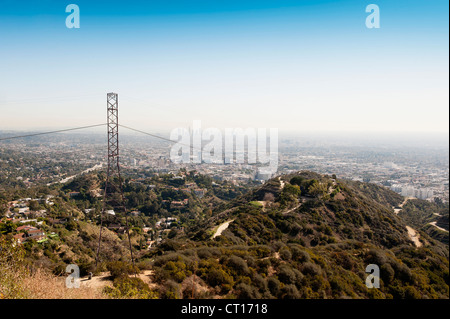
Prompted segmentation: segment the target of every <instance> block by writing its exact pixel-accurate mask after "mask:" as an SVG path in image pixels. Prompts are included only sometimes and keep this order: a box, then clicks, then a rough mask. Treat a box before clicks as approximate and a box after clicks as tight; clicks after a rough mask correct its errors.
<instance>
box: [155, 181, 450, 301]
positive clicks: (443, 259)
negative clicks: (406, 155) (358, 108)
mask: <svg viewBox="0 0 450 319" xmlns="http://www.w3.org/2000/svg"><path fill="white" fill-rule="evenodd" d="M402 201H403V198H402V197H401V196H399V195H397V194H395V193H393V192H391V191H389V190H386V189H384V188H381V187H378V186H376V185H371V184H365V183H356V182H348V181H342V180H337V179H335V178H332V177H327V176H321V175H318V174H314V173H311V172H301V173H298V174H292V175H287V176H280V177H277V178H274V179H272V180H270V181H268V182H267V183H266V184H264V185H262V186H261V187H259V188H257V189H254V190H253V191H251V192H249V193H248V194H246V195H244V196H241V197H239V198H237V199H236V200H234V201H232V202H231V203H229V204H227V205H225V207H222V208H221V211H216V212H215V213H214V216H213V217H212V218H211V219H209V220H208V221H207V222H205V223H203V224H202V225H200V226H197V227H195V228H194V229H200V230H198V231H195V232H193V233H192V236H191V237H190V240H189V241H186V238H174V239H173V240H172V241H171V242H170V244H166V245H165V247H164V248H165V251H162V250H160V251H158V253H157V254H153V256H156V255H158V254H163V255H162V256H160V257H156V259H155V261H154V264H153V265H154V268H155V270H156V273H157V275H156V277H157V279H158V280H159V281H160V283H161V284H162V285H165V284H167V283H169V282H170V284H171V285H172V286H175V287H179V289H180V294H182V287H183V286H185V285H186V282H185V281H186V280H188V279H187V278H190V277H191V276H193V274H195V275H196V276H198V278H199V280H201V281H202V283H203V287H204V290H205V289H206V291H208V294H207V295H208V296H210V297H213V296H216V297H219V296H227V297H238V298H346V297H351V298H448V246H446V245H443V244H442V243H439V242H437V241H435V240H434V239H432V238H431V237H429V236H428V235H427V234H426V233H423V232H420V231H419V234H420V237H419V241H420V243H421V244H422V247H420V248H419V247H416V246H415V244H414V242H413V241H412V240H411V238H410V237H409V235H408V231H407V229H406V224H405V222H404V221H403V220H402V219H401V218H400V217H399V216H396V215H395V214H394V211H393V209H392V206H396V205H398V204H400V203H401V202H402ZM225 221H232V222H231V223H230V224H229V227H228V228H227V229H226V230H225V231H223V232H222V234H221V236H218V237H216V238H215V239H212V238H211V237H212V234H213V233H214V231H215V230H216V229H217V226H218V225H221V224H222V223H223V222H225ZM168 249H170V250H173V252H170V253H168V252H167V250H168ZM371 263H374V264H377V265H378V266H379V267H380V269H381V279H382V280H381V288H380V289H368V288H367V287H366V286H365V284H364V283H365V278H366V276H367V274H366V273H365V267H366V266H367V265H368V264H371ZM177 283H178V285H179V286H177V285H176V284H177ZM203 294H205V292H204V293H203Z"/></svg>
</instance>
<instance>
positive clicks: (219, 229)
mask: <svg viewBox="0 0 450 319" xmlns="http://www.w3.org/2000/svg"><path fill="white" fill-rule="evenodd" d="M233 221H234V219H233V220H229V221H227V222H225V223H223V224H220V226H219V228H217V230H216V233H215V234H214V235H213V236H212V238H213V239H214V238H216V237H217V236H220V235H222V233H223V231H224V230H225V229H227V228H228V226H229V225H230V223H231V222H233Z"/></svg>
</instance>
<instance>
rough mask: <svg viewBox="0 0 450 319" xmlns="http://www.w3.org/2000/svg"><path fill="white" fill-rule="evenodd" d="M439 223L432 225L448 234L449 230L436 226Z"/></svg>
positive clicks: (432, 223)
mask: <svg viewBox="0 0 450 319" xmlns="http://www.w3.org/2000/svg"><path fill="white" fill-rule="evenodd" d="M436 223H437V222H431V223H430V225H433V226H434V227H436V228H437V229H439V230H442V231H445V232H447V233H448V230H447V229H445V228H442V227H439V226H438V225H436Z"/></svg>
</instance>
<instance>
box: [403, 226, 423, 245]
mask: <svg viewBox="0 0 450 319" xmlns="http://www.w3.org/2000/svg"><path fill="white" fill-rule="evenodd" d="M406 229H407V230H408V236H409V238H410V239H411V241H412V242H414V245H416V247H422V243H421V242H420V240H419V237H420V235H419V234H418V233H417V232H416V231H415V230H414V229H412V228H411V227H409V226H406Z"/></svg>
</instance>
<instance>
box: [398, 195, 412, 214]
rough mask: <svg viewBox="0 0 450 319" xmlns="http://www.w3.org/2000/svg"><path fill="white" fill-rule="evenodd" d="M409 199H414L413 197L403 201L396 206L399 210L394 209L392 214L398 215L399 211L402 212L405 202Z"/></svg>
mask: <svg viewBox="0 0 450 319" xmlns="http://www.w3.org/2000/svg"><path fill="white" fill-rule="evenodd" d="M410 199H415V197H406V198H405V200H404V201H403V203H401V204H400V205H398V206H399V207H400V208H394V213H395V214H396V215H397V214H398V213H400V211H401V210H402V208H403V206H405V204H406V202H407V201H408V200H410Z"/></svg>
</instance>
